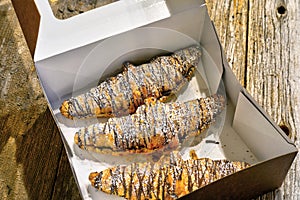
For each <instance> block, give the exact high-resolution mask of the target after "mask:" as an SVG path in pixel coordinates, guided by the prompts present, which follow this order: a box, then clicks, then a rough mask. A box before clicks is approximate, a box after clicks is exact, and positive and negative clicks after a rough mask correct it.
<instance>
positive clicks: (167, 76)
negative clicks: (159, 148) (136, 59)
mask: <svg viewBox="0 0 300 200" xmlns="http://www.w3.org/2000/svg"><path fill="white" fill-rule="evenodd" d="M200 56H201V50H200V47H199V46H192V47H189V48H186V49H182V50H178V51H176V52H175V53H173V54H172V55H170V56H160V57H157V58H155V59H153V60H152V61H151V62H150V63H147V64H142V65H139V66H134V65H132V64H130V63H126V64H125V67H124V71H123V72H122V73H120V74H118V75H117V76H115V77H111V78H108V79H107V80H106V81H104V82H102V83H101V84H100V85H99V86H97V87H95V88H92V89H90V91H89V92H87V93H84V94H81V95H79V96H76V97H72V98H70V99H68V100H65V101H64V102H63V103H62V105H61V107H60V112H61V113H62V115H63V116H65V117H67V118H70V119H73V118H86V117H113V116H122V115H127V114H132V113H134V112H135V111H136V109H137V108H138V107H139V106H140V105H142V104H143V103H144V100H145V99H147V98H149V97H154V98H162V97H166V96H169V95H171V94H174V93H176V92H177V91H178V90H179V89H180V88H182V86H183V85H185V84H186V83H187V82H188V81H189V79H190V78H191V76H192V74H193V72H194V69H195V67H197V66H198V62H199V58H200Z"/></svg>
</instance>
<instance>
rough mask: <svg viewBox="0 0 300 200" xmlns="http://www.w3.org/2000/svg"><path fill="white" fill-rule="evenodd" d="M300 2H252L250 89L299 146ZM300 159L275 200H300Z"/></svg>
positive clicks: (249, 42) (268, 0) (249, 41)
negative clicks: (299, 165)
mask: <svg viewBox="0 0 300 200" xmlns="http://www.w3.org/2000/svg"><path fill="white" fill-rule="evenodd" d="M299 8H300V1H297V0H290V1H281V0H280V1H278V0H277V1H272V0H265V1H263V2H262V1H257V0H252V1H250V6H249V37H248V49H247V51H248V59H247V60H248V62H247V90H248V91H249V92H250V93H251V94H252V95H253V96H254V98H255V99H256V100H257V101H258V102H259V104H260V105H262V106H263V108H264V109H265V110H266V111H267V112H268V113H269V114H270V115H271V116H272V118H273V119H274V120H275V122H276V123H277V124H279V125H280V126H281V127H282V129H283V130H284V131H285V132H286V133H287V135H289V136H290V138H291V139H292V140H293V141H294V142H295V143H296V145H297V146H298V147H299V140H298V138H299V134H300V132H299V130H300V127H299V125H300V123H299V119H300V116H299V114H300V112H299V111H300V110H299V103H300V99H299V94H300V86H299V83H300V62H299V55H300V49H299V45H300V42H299V33H300V32H299V27H300V12H299ZM298 163H299V156H297V157H296V159H295V161H294V163H293V165H292V167H291V169H290V171H289V174H288V175H287V177H286V179H285V182H284V184H283V186H282V187H281V188H280V189H279V190H278V191H277V193H276V194H274V196H273V197H272V198H265V199H275V198H276V199H291V200H296V199H299V198H300V188H299V183H300V182H299V178H300V177H299V176H300V174H299V167H298V168H297V165H298Z"/></svg>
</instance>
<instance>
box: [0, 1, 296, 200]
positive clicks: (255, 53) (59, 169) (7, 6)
mask: <svg viewBox="0 0 300 200" xmlns="http://www.w3.org/2000/svg"><path fill="white" fill-rule="evenodd" d="M207 7H208V10H209V14H210V16H211V18H212V20H213V22H214V23H215V26H216V29H217V32H218V34H219V37H220V40H221V43H222V45H223V47H224V50H225V52H226V54H227V58H228V62H229V64H230V66H231V68H232V70H233V71H234V73H235V74H236V76H237V77H238V79H239V81H240V82H241V84H242V85H243V86H244V87H245V88H246V89H247V90H248V91H249V92H250V94H252V95H253V97H254V98H255V99H256V100H257V101H258V103H259V104H260V105H261V106H262V107H263V108H264V109H265V110H266V111H267V112H268V113H269V114H270V116H271V117H272V118H273V119H274V121H275V122H276V123H277V124H278V125H279V126H280V127H281V128H282V129H283V130H284V131H285V133H286V134H287V135H288V136H289V137H290V138H291V140H292V141H294V142H295V144H296V145H297V146H298V147H299V145H300V144H299V138H300V132H299V131H300V97H299V96H300V60H299V59H300V36H299V35H300V1H298V0H290V1H288V0H287V1H283V0H264V1H258V0H221V1H213V0H207ZM0 88H1V91H0V199H54V200H56V199H80V195H79V192H78V189H77V186H76V183H75V180H74V178H73V176H72V172H71V169H70V166H69V163H68V160H67V156H66V153H65V150H64V147H63V144H62V142H61V139H60V135H59V131H58V129H57V127H56V126H55V123H54V120H53V119H52V116H51V114H50V111H49V110H48V108H47V105H46V101H45V99H44V97H43V94H42V91H41V88H40V85H39V82H38V79H37V76H36V72H35V68H34V65H33V62H32V60H31V57H30V54H29V50H28V48H27V46H26V43H25V40H24V36H23V35H22V32H21V29H20V26H19V24H18V21H17V18H16V15H15V13H14V10H13V7H12V5H11V2H10V1H9V0H0ZM299 164H300V163H299V155H298V156H297V157H296V159H295V161H294V163H293V165H292V166H291V168H290V170H289V173H288V175H287V177H286V179H285V181H284V183H283V185H282V186H281V188H279V189H277V190H276V191H272V192H269V193H267V194H264V195H262V196H260V197H258V199H266V200H275V199H277V200H278V199H286V200H296V199H300V165H299ZM245 184H247V183H245Z"/></svg>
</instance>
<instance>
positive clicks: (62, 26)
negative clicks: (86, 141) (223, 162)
mask: <svg viewBox="0 0 300 200" xmlns="http://www.w3.org/2000/svg"><path fill="white" fill-rule="evenodd" d="M12 2H13V4H14V7H15V10H16V13H17V16H18V18H19V20H20V23H21V26H22V29H23V31H24V35H25V37H26V40H27V43H28V46H29V48H30V50H31V53H32V56H33V59H34V62H35V66H36V70H37V72H38V76H39V79H40V82H41V85H42V88H43V90H44V94H45V97H46V98H47V100H48V103H49V107H50V110H51V112H52V114H53V117H54V119H55V121H56V123H57V125H58V127H59V129H60V131H61V137H62V140H63V142H64V144H65V149H66V152H67V154H68V157H69V161H70V164H71V168H72V170H73V172H74V176H75V178H76V181H77V183H78V187H79V190H80V193H81V195H82V197H83V198H84V199H91V198H95V197H99V198H100V197H102V198H103V199H108V198H110V199H115V196H111V195H108V196H107V195H106V196H105V195H104V194H102V193H97V192H95V190H93V189H92V188H91V187H90V186H89V183H88V174H89V173H90V172H91V171H95V170H98V171H99V170H102V169H104V168H105V167H107V166H110V165H113V163H117V162H118V158H113V157H110V160H109V162H108V158H107V157H105V156H104V157H101V156H97V155H94V154H87V153H85V152H83V151H81V150H78V149H76V147H74V143H73V133H74V131H76V130H77V129H78V128H79V127H80V126H82V125H84V124H86V123H91V122H94V121H93V120H91V121H88V122H86V121H81V120H79V121H71V120H68V119H64V118H63V117H62V116H61V115H60V113H59V111H58V108H59V106H60V105H61V103H62V101H63V100H64V99H66V98H68V97H70V96H72V95H74V94H76V93H78V92H83V91H84V90H86V89H87V88H89V87H91V86H94V85H96V84H97V83H98V81H99V77H101V76H103V75H104V76H106V75H108V74H111V73H112V72H113V71H115V70H116V69H118V66H119V67H121V64H122V62H124V61H126V60H128V59H129V60H134V61H143V60H147V59H149V58H151V57H152V56H155V55H157V54H161V53H164V52H173V51H175V50H177V49H180V48H184V47H187V46H190V45H192V44H200V45H201V47H202V48H203V56H202V58H201V63H200V65H199V66H198V72H199V74H200V75H201V77H202V83H204V85H206V86H208V87H207V88H205V87H204V88H200V89H199V88H198V89H199V90H200V91H204V93H215V92H216V91H217V90H220V85H221V90H222V84H223V83H224V90H226V95H227V100H228V104H227V109H226V117H225V114H224V120H223V121H222V120H221V121H220V124H221V125H222V123H224V126H221V128H220V127H217V126H215V128H212V129H210V131H217V134H207V136H206V138H204V140H203V141H202V142H201V144H199V145H200V146H199V154H200V155H201V156H205V157H211V158H213V159H219V158H226V159H229V160H240V161H246V162H249V163H250V164H252V166H251V167H250V168H247V169H246V170H243V171H241V172H238V173H235V174H233V175H230V176H228V177H226V178H223V179H221V180H219V181H216V182H214V183H212V184H209V185H207V186H205V187H203V188H201V189H199V190H197V191H195V192H193V193H190V194H189V195H187V196H185V197H183V198H182V199H249V198H253V197H255V196H257V195H259V194H262V193H264V192H267V191H270V190H273V189H275V188H277V187H279V186H280V185H281V183H282V182H283V180H284V177H285V175H286V173H287V171H288V169H289V167H290V165H291V163H292V161H293V159H294V157H295V156H296V154H297V148H296V147H295V145H294V144H293V143H292V142H291V141H290V140H289V138H288V137H287V136H286V135H285V134H284V133H283V132H282V131H281V129H280V128H279V127H278V126H277V125H276V124H275V123H274V122H273V121H272V120H271V119H270V118H269V117H268V115H267V114H266V112H265V111H263V110H262V108H261V107H260V106H259V105H258V104H257V103H256V102H255V101H254V100H253V99H252V97H251V96H250V95H249V94H248V93H247V92H246V91H245V89H244V88H243V87H242V86H241V85H240V84H239V82H238V81H237V79H236V77H235V76H234V74H233V73H232V71H231V69H230V68H229V66H228V63H227V61H226V58H225V55H224V53H223V50H222V47H221V45H220V43H219V40H218V36H217V34H216V31H215V29H214V26H213V24H212V22H211V20H210V18H209V16H208V14H207V9H206V5H205V3H204V1H200V0H188V1H180V0H166V1H164V0H148V1H144V0H121V1H118V2H115V3H112V4H109V5H107V6H104V7H100V8H97V9H94V10H91V11H88V12H86V13H84V14H80V15H77V16H74V17H71V18H69V19H66V20H58V19H56V18H55V17H54V15H53V13H52V11H51V8H50V5H49V4H48V1H45V0H35V1H33V0H28V1H26V2H25V1H22V0H12ZM198 81H199V80H198ZM190 87H192V86H191V85H189V86H188V88H190ZM191 93H192V92H186V93H185V95H184V96H188V97H187V98H189V97H190V98H193V97H194V96H193V95H194V94H193V95H189V94H191ZM200 93H201V92H200ZM200 95H201V94H200ZM179 99H180V97H179ZM94 120H96V119H94ZM96 121H97V120H96ZM220 124H219V125H220ZM218 131H219V132H218ZM211 140H213V141H217V142H218V144H216V143H210V142H207V141H211ZM116 199H117V198H116ZM119 199H121V198H119Z"/></svg>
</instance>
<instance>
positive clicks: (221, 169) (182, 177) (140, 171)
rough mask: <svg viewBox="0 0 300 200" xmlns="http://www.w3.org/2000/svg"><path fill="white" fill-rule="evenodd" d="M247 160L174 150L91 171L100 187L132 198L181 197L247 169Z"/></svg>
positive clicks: (132, 199)
mask: <svg viewBox="0 0 300 200" xmlns="http://www.w3.org/2000/svg"><path fill="white" fill-rule="evenodd" d="M249 166H250V165H249V164H247V163H245V162H238V161H235V162H233V161H228V160H211V159H209V158H200V159H198V158H194V159H192V158H191V159H188V160H183V159H182V158H181V156H180V155H179V154H178V153H172V154H171V156H170V158H169V159H168V160H166V159H165V160H161V161H159V162H156V163H152V162H147V163H132V164H131V165H128V166H120V165H119V166H115V167H111V168H108V169H106V170H103V171H101V172H92V173H90V176H89V180H90V182H91V185H92V186H93V187H95V188H96V189H98V190H100V191H103V192H105V193H108V194H113V195H118V196H121V197H125V198H126V199H130V200H146V199H153V200H154V199H177V198H180V197H182V196H184V195H186V194H189V193H190V192H193V191H195V190H197V189H199V188H201V187H203V186H205V185H208V184H210V183H212V182H214V181H216V180H219V179H221V178H223V177H225V176H228V175H230V174H233V173H235V172H237V171H240V170H242V169H245V168H247V167H249Z"/></svg>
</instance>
